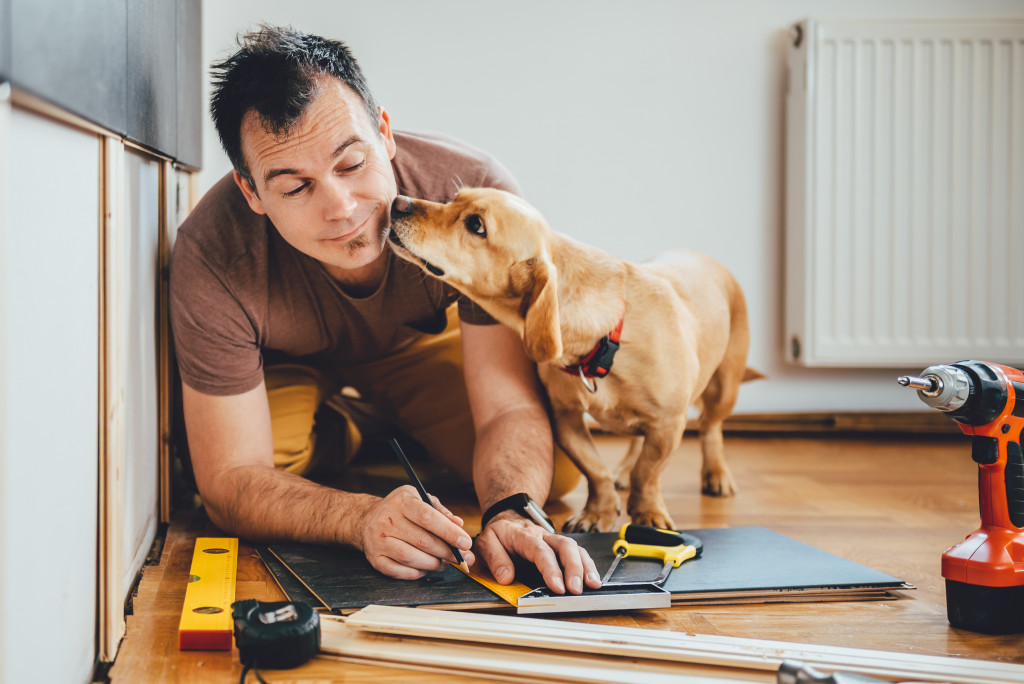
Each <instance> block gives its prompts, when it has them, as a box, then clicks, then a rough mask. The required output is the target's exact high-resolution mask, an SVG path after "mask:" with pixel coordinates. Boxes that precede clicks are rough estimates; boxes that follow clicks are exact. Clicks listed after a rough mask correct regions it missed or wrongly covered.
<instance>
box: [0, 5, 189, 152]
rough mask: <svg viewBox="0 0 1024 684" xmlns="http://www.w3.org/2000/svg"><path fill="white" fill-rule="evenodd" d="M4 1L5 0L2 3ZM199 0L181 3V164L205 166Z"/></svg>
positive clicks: (179, 18) (179, 88) (179, 139)
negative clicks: (203, 164)
mask: <svg viewBox="0 0 1024 684" xmlns="http://www.w3.org/2000/svg"><path fill="white" fill-rule="evenodd" d="M0 1H2V0H0ZM202 28H203V24H202V14H201V5H200V0H178V157H177V159H178V161H180V162H181V163H182V164H187V165H188V166H194V167H195V168H199V167H200V166H202V163H203V121H204V120H205V114H206V108H205V107H204V106H203V87H202V83H203V55H202V45H201V40H200V39H201V37H202V36H201V34H202Z"/></svg>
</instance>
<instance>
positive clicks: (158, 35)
mask: <svg viewBox="0 0 1024 684" xmlns="http://www.w3.org/2000/svg"><path fill="white" fill-rule="evenodd" d="M177 25H178V14H177V3H176V2H175V0H147V1H146V2H129V3H128V13H127V26H128V73H127V77H128V93H127V95H128V128H127V135H128V137H129V138H130V139H132V140H134V141H136V142H139V143H142V144H144V145H147V146H149V147H152V148H154V149H156V150H160V151H161V152H164V153H165V154H167V155H169V156H171V157H176V156H177V148H178V105H177V89H178V66H177V65H178V59H177V43H176V40H175V33H176V30H177Z"/></svg>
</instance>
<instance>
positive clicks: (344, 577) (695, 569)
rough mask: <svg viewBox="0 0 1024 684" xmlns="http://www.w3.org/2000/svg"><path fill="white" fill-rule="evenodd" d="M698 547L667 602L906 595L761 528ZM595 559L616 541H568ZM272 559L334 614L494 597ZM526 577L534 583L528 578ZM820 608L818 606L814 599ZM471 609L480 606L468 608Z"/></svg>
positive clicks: (306, 560)
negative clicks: (698, 553) (884, 592)
mask: <svg viewBox="0 0 1024 684" xmlns="http://www.w3.org/2000/svg"><path fill="white" fill-rule="evenodd" d="M684 531H685V532H688V533H689V534H693V535H695V536H697V537H698V538H700V539H701V540H702V541H703V542H704V550H703V553H702V554H701V556H700V557H699V558H696V559H693V560H690V561H687V562H685V563H683V565H681V566H680V567H679V568H676V569H674V570H673V571H672V574H670V575H669V577H668V579H667V580H666V582H665V585H664V586H665V588H666V589H668V590H669V591H671V592H672V594H673V599H675V598H677V597H678V598H679V599H681V600H686V599H692V598H695V597H714V596H744V595H745V596H750V597H768V596H771V595H779V594H788V595H790V597H792V596H793V595H798V594H800V593H801V592H805V593H807V594H808V595H809V596H814V597H818V596H823V595H827V594H830V593H835V594H840V593H843V592H856V591H873V592H877V591H879V590H888V589H907V588H911V587H910V586H909V585H907V584H906V583H904V582H903V581H902V580H900V579H897V578H895V577H892V576H890V575H886V574H884V573H881V572H878V571H876V570H872V569H871V568H867V567H864V566H863V565H860V564H858V563H854V562H852V561H849V560H846V559H844V558H840V557H839V556H836V555H834V554H831V553H828V552H827V551H823V550H821V549H818V548H815V547H813V546H809V545H807V544H804V543H802V542H799V541H797V540H795V539H792V538H790V537H787V536H785V535H782V534H779V533H777V532H773V531H772V530H769V529H766V528H764V527H733V528H714V529H703V530H684ZM570 536H572V537H573V538H574V539H576V540H577V542H578V543H580V544H581V545H583V546H584V547H585V548H586V549H587V550H588V551H589V552H590V554H591V556H592V557H593V558H594V562H595V563H596V564H597V567H598V569H599V571H601V572H602V573H603V572H604V570H605V569H606V568H607V567H608V566H609V565H610V563H611V560H612V557H613V556H612V551H611V548H612V544H613V543H614V541H615V539H616V537H617V535H616V534H615V533H605V534H581V535H570ZM271 550H272V551H273V553H274V554H275V555H276V556H277V557H278V558H279V559H280V560H281V561H282V562H283V563H284V564H285V565H286V566H287V567H288V568H289V569H290V570H291V571H292V572H293V573H294V574H295V575H297V576H298V577H300V578H302V580H303V582H304V583H305V584H306V585H307V586H308V587H309V588H310V589H311V590H312V591H313V592H314V593H315V594H316V595H317V596H318V597H319V598H320V599H321V600H322V601H323V602H324V603H325V604H326V605H328V606H330V608H331V610H332V611H335V612H345V611H348V610H355V609H358V608H362V607H363V606H366V605H369V604H371V603H376V604H381V605H395V606H440V605H446V606H452V605H461V606H462V607H465V608H470V607H484V606H485V604H490V605H491V606H494V607H499V606H500V605H501V604H500V602H498V603H495V599H496V597H495V595H494V594H492V593H491V592H490V591H489V590H488V589H486V588H485V587H483V586H482V585H480V584H478V583H477V582H474V581H473V580H471V579H469V578H468V577H466V576H464V575H463V574H462V573H461V572H460V571H458V570H456V569H455V568H453V567H447V568H446V569H445V570H443V571H440V572H438V573H434V574H433V575H430V576H428V577H425V578H423V579H420V580H414V581H406V580H396V579H391V578H389V577H385V576H383V575H381V574H379V573H378V572H376V571H375V570H374V569H373V568H372V566H370V564H369V563H368V562H367V561H366V559H365V557H364V556H363V555H362V554H361V553H360V552H358V551H355V550H354V549H351V548H348V547H328V546H313V545H308V544H275V545H273V546H272V547H271ZM659 569H660V563H658V562H656V561H652V560H647V559H632V558H626V559H624V560H623V561H622V562H621V563H620V564H619V569H618V570H617V572H616V573H615V576H614V577H613V578H612V581H641V580H650V579H652V578H653V577H654V576H656V575H657V573H658V570H659ZM529 570H530V571H532V572H529V571H527V569H520V570H519V571H517V579H518V580H519V581H521V582H524V583H525V584H527V585H529V586H540V585H541V582H540V578H539V576H538V575H537V574H536V572H535V571H533V568H529ZM531 575H532V576H531ZM814 600H818V599H814ZM470 604H478V605H477V606H473V605H470Z"/></svg>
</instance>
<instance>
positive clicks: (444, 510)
mask: <svg viewBox="0 0 1024 684" xmlns="http://www.w3.org/2000/svg"><path fill="white" fill-rule="evenodd" d="M430 498H431V499H433V501H434V508H436V509H437V510H439V511H441V512H442V513H444V514H445V515H446V516H448V519H449V520H451V521H452V522H453V523H455V524H456V525H458V526H459V527H462V526H463V525H465V524H466V521H464V520H463V519H462V518H460V517H459V516H457V515H455V514H454V513H452V512H451V511H450V510H448V508H447V507H446V506H445V505H444V504H442V503H441V500H440V499H438V498H437V497H436V496H434V495H433V494H431V495H430Z"/></svg>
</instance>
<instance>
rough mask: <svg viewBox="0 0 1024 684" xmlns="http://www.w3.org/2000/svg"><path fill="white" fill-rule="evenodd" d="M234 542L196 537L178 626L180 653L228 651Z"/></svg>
mask: <svg viewBox="0 0 1024 684" xmlns="http://www.w3.org/2000/svg"><path fill="white" fill-rule="evenodd" d="M237 571H238V539H236V538H234V537H199V538H198V539H196V547H195V551H193V552H192V567H191V570H190V571H189V573H190V577H189V584H188V586H187V587H186V588H185V603H184V605H183V606H182V609H181V622H180V623H178V648H179V649H181V650H182V651H228V650H231V635H232V631H233V628H234V622H233V620H232V618H231V604H232V603H234V601H235V575H236V573H237Z"/></svg>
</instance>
